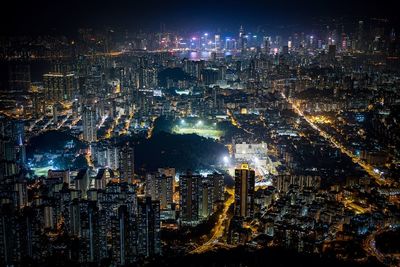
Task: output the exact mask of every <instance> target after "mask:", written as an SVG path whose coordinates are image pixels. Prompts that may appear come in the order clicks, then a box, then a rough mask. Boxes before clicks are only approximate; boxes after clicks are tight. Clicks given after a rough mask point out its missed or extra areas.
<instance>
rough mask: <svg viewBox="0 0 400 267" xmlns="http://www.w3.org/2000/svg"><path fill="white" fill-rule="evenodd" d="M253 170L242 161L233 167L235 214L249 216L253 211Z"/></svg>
mask: <svg viewBox="0 0 400 267" xmlns="http://www.w3.org/2000/svg"><path fill="white" fill-rule="evenodd" d="M254 189H255V172H254V170H252V169H250V168H249V165H248V164H247V163H243V164H242V165H241V167H240V168H239V169H235V216H239V217H251V216H252V215H253V213H254Z"/></svg>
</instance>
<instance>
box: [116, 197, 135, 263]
mask: <svg viewBox="0 0 400 267" xmlns="http://www.w3.org/2000/svg"><path fill="white" fill-rule="evenodd" d="M134 229H135V228H134V221H133V220H132V218H131V214H130V212H129V209H128V207H127V206H126V205H121V206H119V208H118V215H117V216H113V217H112V219H111V240H112V241H111V245H112V260H113V262H114V263H116V264H117V265H118V266H123V265H127V264H132V263H134V260H135V249H136V241H137V240H136V238H135V231H134Z"/></svg>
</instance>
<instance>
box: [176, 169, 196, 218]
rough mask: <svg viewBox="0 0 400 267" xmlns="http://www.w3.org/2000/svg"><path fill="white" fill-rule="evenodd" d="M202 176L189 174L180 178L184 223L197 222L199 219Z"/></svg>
mask: <svg viewBox="0 0 400 267" xmlns="http://www.w3.org/2000/svg"><path fill="white" fill-rule="evenodd" d="M200 181H201V176H200V175H193V174H192V173H191V172H188V173H187V174H185V175H181V176H180V177H179V204H180V208H181V219H182V222H189V223H190V222H197V221H198V219H199V217H198V214H199V202H198V200H199V185H200Z"/></svg>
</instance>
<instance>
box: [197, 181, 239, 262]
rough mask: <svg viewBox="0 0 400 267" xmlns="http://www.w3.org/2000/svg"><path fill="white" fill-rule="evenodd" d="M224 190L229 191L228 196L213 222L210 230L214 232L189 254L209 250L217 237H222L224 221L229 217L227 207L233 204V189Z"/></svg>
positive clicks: (216, 240)
mask: <svg viewBox="0 0 400 267" xmlns="http://www.w3.org/2000/svg"><path fill="white" fill-rule="evenodd" d="M226 191H227V192H228V193H229V198H228V199H227V200H226V201H225V203H224V209H223V211H222V214H221V216H220V217H219V219H218V222H217V223H216V224H215V226H214V228H213V230H212V232H213V233H214V234H213V235H212V237H211V238H210V239H209V240H208V241H207V242H205V243H204V244H202V245H201V246H199V247H197V248H195V249H194V250H192V251H191V252H190V254H195V253H203V252H205V251H208V250H210V249H211V248H212V247H213V245H214V243H216V242H218V239H219V238H221V237H222V235H223V233H224V222H225V221H226V220H228V219H229V217H228V209H229V207H230V206H231V205H232V204H233V202H234V200H235V197H234V195H235V194H234V189H228V188H227V189H226Z"/></svg>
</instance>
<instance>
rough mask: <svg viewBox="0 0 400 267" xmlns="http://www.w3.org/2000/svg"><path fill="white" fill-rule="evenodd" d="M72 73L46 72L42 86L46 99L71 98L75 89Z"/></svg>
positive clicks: (59, 99)
mask: <svg viewBox="0 0 400 267" xmlns="http://www.w3.org/2000/svg"><path fill="white" fill-rule="evenodd" d="M74 83H75V75H74V74H73V73H46V74H44V75H43V86H44V90H45V95H46V99H49V100H53V101H62V100H71V99H72V98H73V95H74V89H75V85H74Z"/></svg>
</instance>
